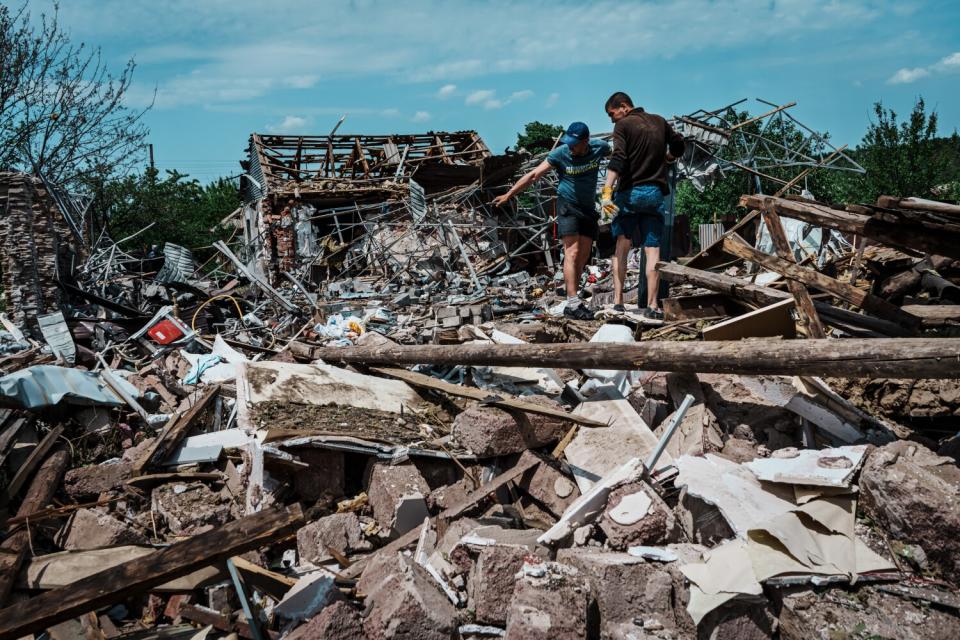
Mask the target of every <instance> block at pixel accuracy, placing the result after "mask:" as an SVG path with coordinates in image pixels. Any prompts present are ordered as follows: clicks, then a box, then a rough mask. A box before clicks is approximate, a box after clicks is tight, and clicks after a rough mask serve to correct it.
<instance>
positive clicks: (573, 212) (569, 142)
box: [493, 122, 610, 320]
mask: <svg viewBox="0 0 960 640" xmlns="http://www.w3.org/2000/svg"><path fill="white" fill-rule="evenodd" d="M560 142H561V143H562V144H560V146H558V147H557V148H555V149H554V150H553V151H551V152H550V154H549V155H547V159H546V160H544V161H543V162H541V163H540V164H539V165H537V167H536V168H534V169H533V170H532V171H530V172H528V173H527V174H526V175H524V176H523V177H522V178H520V179H519V180H517V183H516V184H515V185H513V187H512V188H511V189H510V191H508V192H507V193H505V194H503V195H502V196H498V197H497V198H495V199H494V200H493V204H495V205H496V206H498V207H499V206H501V205H502V204H504V203H506V202H508V201H509V200H510V199H511V198H512V197H514V196H515V195H517V194H518V193H520V192H521V191H523V190H524V189H526V188H527V187H529V186H530V185H531V184H533V183H534V182H536V181H537V180H539V179H540V178H542V177H543V176H544V175H546V173H547V172H548V171H550V170H551V169H554V170H555V171H556V172H557V174H558V175H559V176H560V182H559V184H558V185H557V196H558V197H557V228H558V230H559V233H560V237H561V238H562V239H563V280H564V283H565V284H566V288H567V304H566V306H565V307H564V309H563V314H564V315H565V316H567V317H570V318H574V319H576V320H592V319H593V312H592V311H590V310H589V309H587V308H586V307H585V306H584V305H583V303H582V302H581V300H580V297H579V296H578V295H577V284H578V283H579V281H580V274H582V273H583V268H584V267H585V266H586V265H587V259H588V258H589V257H590V247H591V246H592V245H593V242H594V240H596V239H597V231H598V227H599V224H598V221H599V214H598V213H597V208H596V198H597V174H598V173H599V171H600V159H601V158H603V157H605V156H608V155H610V144H609V143H608V142H606V141H604V140H591V139H590V130H589V129H588V128H587V125H585V124H584V123H582V122H574V123H573V124H571V125H570V126H569V127H567V131H566V133H564V134H563V137H562V138H561V139H560Z"/></svg>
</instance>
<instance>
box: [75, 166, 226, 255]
mask: <svg viewBox="0 0 960 640" xmlns="http://www.w3.org/2000/svg"><path fill="white" fill-rule="evenodd" d="M88 189H89V191H90V193H91V194H92V195H93V196H94V204H93V207H92V210H93V211H94V215H95V216H96V223H97V226H98V229H103V228H105V229H106V231H107V233H108V234H109V235H110V237H112V238H113V239H114V240H120V239H122V238H125V237H126V236H128V235H131V234H133V233H136V232H137V231H140V230H141V229H143V228H144V227H146V226H147V225H149V224H150V223H151V222H155V223H156V224H154V225H153V226H152V227H150V228H149V229H147V230H146V231H145V232H144V233H142V234H140V235H138V236H137V238H136V239H135V240H134V241H133V242H134V243H135V246H137V247H143V248H148V247H149V246H150V245H158V246H163V243H164V242H173V243H175V244H179V245H181V246H184V247H187V248H189V249H191V250H198V249H199V250H200V255H203V254H204V253H206V252H207V251H204V249H206V248H208V247H209V245H210V244H211V243H213V242H214V241H215V240H218V239H222V238H225V237H226V236H227V235H229V234H228V233H227V232H226V230H224V229H220V228H218V224H219V222H220V221H221V220H222V219H223V218H224V217H225V216H227V215H228V214H229V213H230V212H231V211H233V210H234V209H236V208H237V207H238V206H239V205H240V192H239V190H238V188H237V185H236V184H235V183H234V181H232V180H228V179H226V178H220V179H219V180H216V181H214V182H211V183H209V184H206V185H202V184H200V182H199V181H197V180H196V179H192V178H190V177H189V176H187V175H186V174H182V173H179V172H177V171H167V172H166V174H165V175H164V176H162V177H161V175H160V173H159V172H158V171H157V170H156V169H147V170H146V171H145V172H144V173H142V174H139V175H130V176H126V177H123V178H115V179H110V180H106V181H103V182H99V183H93V184H89V185H88Z"/></svg>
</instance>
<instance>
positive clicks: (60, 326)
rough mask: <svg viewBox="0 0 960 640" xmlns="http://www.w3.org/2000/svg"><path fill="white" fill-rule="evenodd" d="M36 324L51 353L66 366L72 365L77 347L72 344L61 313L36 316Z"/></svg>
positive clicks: (71, 337)
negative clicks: (58, 356) (60, 358)
mask: <svg viewBox="0 0 960 640" xmlns="http://www.w3.org/2000/svg"><path fill="white" fill-rule="evenodd" d="M37 323H38V324H39V325H40V333H42V334H43V339H44V340H46V341H47V344H48V345H50V348H51V349H53V352H54V353H55V354H58V355H60V356H61V357H62V358H63V359H64V360H65V361H66V362H67V364H73V363H74V362H75V361H76V357H77V347H76V345H75V344H74V343H73V336H72V335H70V328H69V327H67V321H66V320H65V319H64V317H63V312H61V311H57V312H56V313H49V314H47V315H45V316H37Z"/></svg>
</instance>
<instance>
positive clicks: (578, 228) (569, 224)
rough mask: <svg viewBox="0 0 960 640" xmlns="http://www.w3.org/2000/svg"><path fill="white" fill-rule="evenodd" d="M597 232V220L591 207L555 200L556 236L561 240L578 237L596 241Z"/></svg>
mask: <svg viewBox="0 0 960 640" xmlns="http://www.w3.org/2000/svg"><path fill="white" fill-rule="evenodd" d="M599 232H600V225H599V219H598V216H597V212H596V210H595V209H594V208H593V207H592V206H591V207H589V208H587V207H586V206H585V205H583V204H580V203H579V202H570V201H569V200H564V199H563V198H557V234H558V235H559V236H560V237H561V238H562V237H563V236H577V235H579V236H587V237H588V238H592V239H594V240H596V239H597V236H598V235H599Z"/></svg>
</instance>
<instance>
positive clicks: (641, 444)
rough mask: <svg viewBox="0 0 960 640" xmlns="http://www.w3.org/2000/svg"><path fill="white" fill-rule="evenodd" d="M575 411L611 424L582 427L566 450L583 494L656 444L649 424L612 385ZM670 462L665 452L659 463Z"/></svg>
mask: <svg viewBox="0 0 960 640" xmlns="http://www.w3.org/2000/svg"><path fill="white" fill-rule="evenodd" d="M573 413H574V415H579V416H585V417H588V418H592V419H594V420H599V421H601V422H607V423H609V424H610V426H609V427H596V428H593V429H580V430H579V431H578V432H577V435H576V437H574V439H573V440H572V441H571V442H570V444H569V445H567V448H566V449H565V450H564V456H565V457H566V459H567V462H568V463H569V464H570V468H571V470H572V471H573V475H574V479H576V481H577V486H579V487H580V491H581V492H582V493H586V492H587V491H589V490H590V487H591V486H593V483H595V482H596V481H597V480H599V479H600V478H602V477H604V476H605V475H607V474H608V473H610V472H611V471H613V470H614V469H616V468H617V467H618V466H619V465H621V464H623V463H625V462H626V461H627V460H629V459H631V458H640V459H641V460H646V459H647V457H648V456H649V455H650V452H651V451H653V450H654V449H655V448H656V446H657V437H656V436H655V435H654V434H653V432H652V431H651V430H650V427H648V426H647V425H646V423H644V421H643V418H641V417H640V414H638V413H637V411H636V409H634V408H633V406H632V405H631V404H630V403H629V402H628V401H627V400H626V399H624V398H623V397H622V396H621V395H620V393H619V392H618V391H616V389H613V388H612V387H610V388H608V387H601V388H600V389H598V390H597V392H596V393H594V395H593V396H591V398H590V400H588V401H587V402H583V403H581V404H580V405H578V406H577V408H576V409H574V411H573ZM671 462H672V458H671V457H670V455H669V454H668V453H667V452H664V454H663V455H662V456H661V458H660V460H659V462H658V465H659V466H666V465H668V464H670V463H671Z"/></svg>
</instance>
